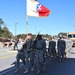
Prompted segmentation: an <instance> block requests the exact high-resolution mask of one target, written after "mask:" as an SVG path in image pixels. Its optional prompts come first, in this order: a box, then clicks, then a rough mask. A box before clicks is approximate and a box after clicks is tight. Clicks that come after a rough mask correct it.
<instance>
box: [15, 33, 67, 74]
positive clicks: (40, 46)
mask: <svg viewBox="0 0 75 75" xmlns="http://www.w3.org/2000/svg"><path fill="white" fill-rule="evenodd" d="M56 45H57V48H56ZM15 46H17V50H18V53H17V56H16V70H15V73H17V72H19V62H20V59H21V60H22V62H23V64H24V70H25V71H24V73H28V72H29V67H30V65H31V71H35V72H36V75H38V74H39V73H41V71H45V69H46V68H45V66H46V60H45V59H46V57H47V56H48V57H49V62H50V61H52V60H55V59H56V58H58V61H59V62H60V61H62V60H64V58H65V48H66V43H65V41H64V40H63V38H62V35H60V36H59V39H58V41H57V44H56V42H55V41H54V38H51V40H50V41H47V40H45V39H43V38H42V35H40V34H38V35H37V37H36V38H35V40H33V39H32V34H28V35H27V37H26V38H25V41H23V40H22V38H19V40H18V42H17V44H15ZM14 48H15V47H14ZM29 63H30V64H29ZM35 66H36V67H35Z"/></svg>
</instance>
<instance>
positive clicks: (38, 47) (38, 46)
mask: <svg viewBox="0 0 75 75" xmlns="http://www.w3.org/2000/svg"><path fill="white" fill-rule="evenodd" d="M36 48H37V49H42V48H43V44H42V41H37V42H36Z"/></svg>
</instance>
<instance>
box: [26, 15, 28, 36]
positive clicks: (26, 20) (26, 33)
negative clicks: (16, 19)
mask: <svg viewBox="0 0 75 75" xmlns="http://www.w3.org/2000/svg"><path fill="white" fill-rule="evenodd" d="M26 34H27V35H28V16H27V15H26Z"/></svg>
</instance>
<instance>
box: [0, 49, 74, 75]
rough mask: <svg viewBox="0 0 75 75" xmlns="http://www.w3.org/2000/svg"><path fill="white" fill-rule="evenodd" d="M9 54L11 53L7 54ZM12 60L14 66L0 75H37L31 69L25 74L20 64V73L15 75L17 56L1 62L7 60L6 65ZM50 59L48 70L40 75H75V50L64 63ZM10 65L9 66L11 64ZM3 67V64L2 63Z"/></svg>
mask: <svg viewBox="0 0 75 75" xmlns="http://www.w3.org/2000/svg"><path fill="white" fill-rule="evenodd" d="M7 53H9V52H7ZM10 53H14V52H10ZM14 54H15V53H14ZM7 59H10V61H11V62H9V63H10V65H12V64H13V66H11V67H10V66H9V68H6V69H4V70H2V71H1V73H0V75H35V71H34V72H31V71H30V69H29V71H30V72H29V73H27V74H24V73H23V72H24V66H23V64H22V63H20V68H19V72H18V73H16V74H15V73H14V71H15V65H14V62H15V56H11V57H6V58H2V59H0V62H1V60H2V61H3V60H5V63H6V62H7V61H6V60H7ZM48 59H49V58H46V70H45V71H44V72H41V73H40V74H39V75H75V48H73V50H72V51H71V52H70V53H68V55H67V58H66V59H65V60H64V61H62V62H58V60H57V59H56V60H53V61H49V60H48ZM9 63H8V64H9ZM2 65H3V63H2ZM0 66H1V64H0ZM29 68H30V67H29Z"/></svg>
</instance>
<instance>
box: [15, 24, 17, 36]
mask: <svg viewBox="0 0 75 75" xmlns="http://www.w3.org/2000/svg"><path fill="white" fill-rule="evenodd" d="M17 24H18V23H15V37H16V32H17Z"/></svg>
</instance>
